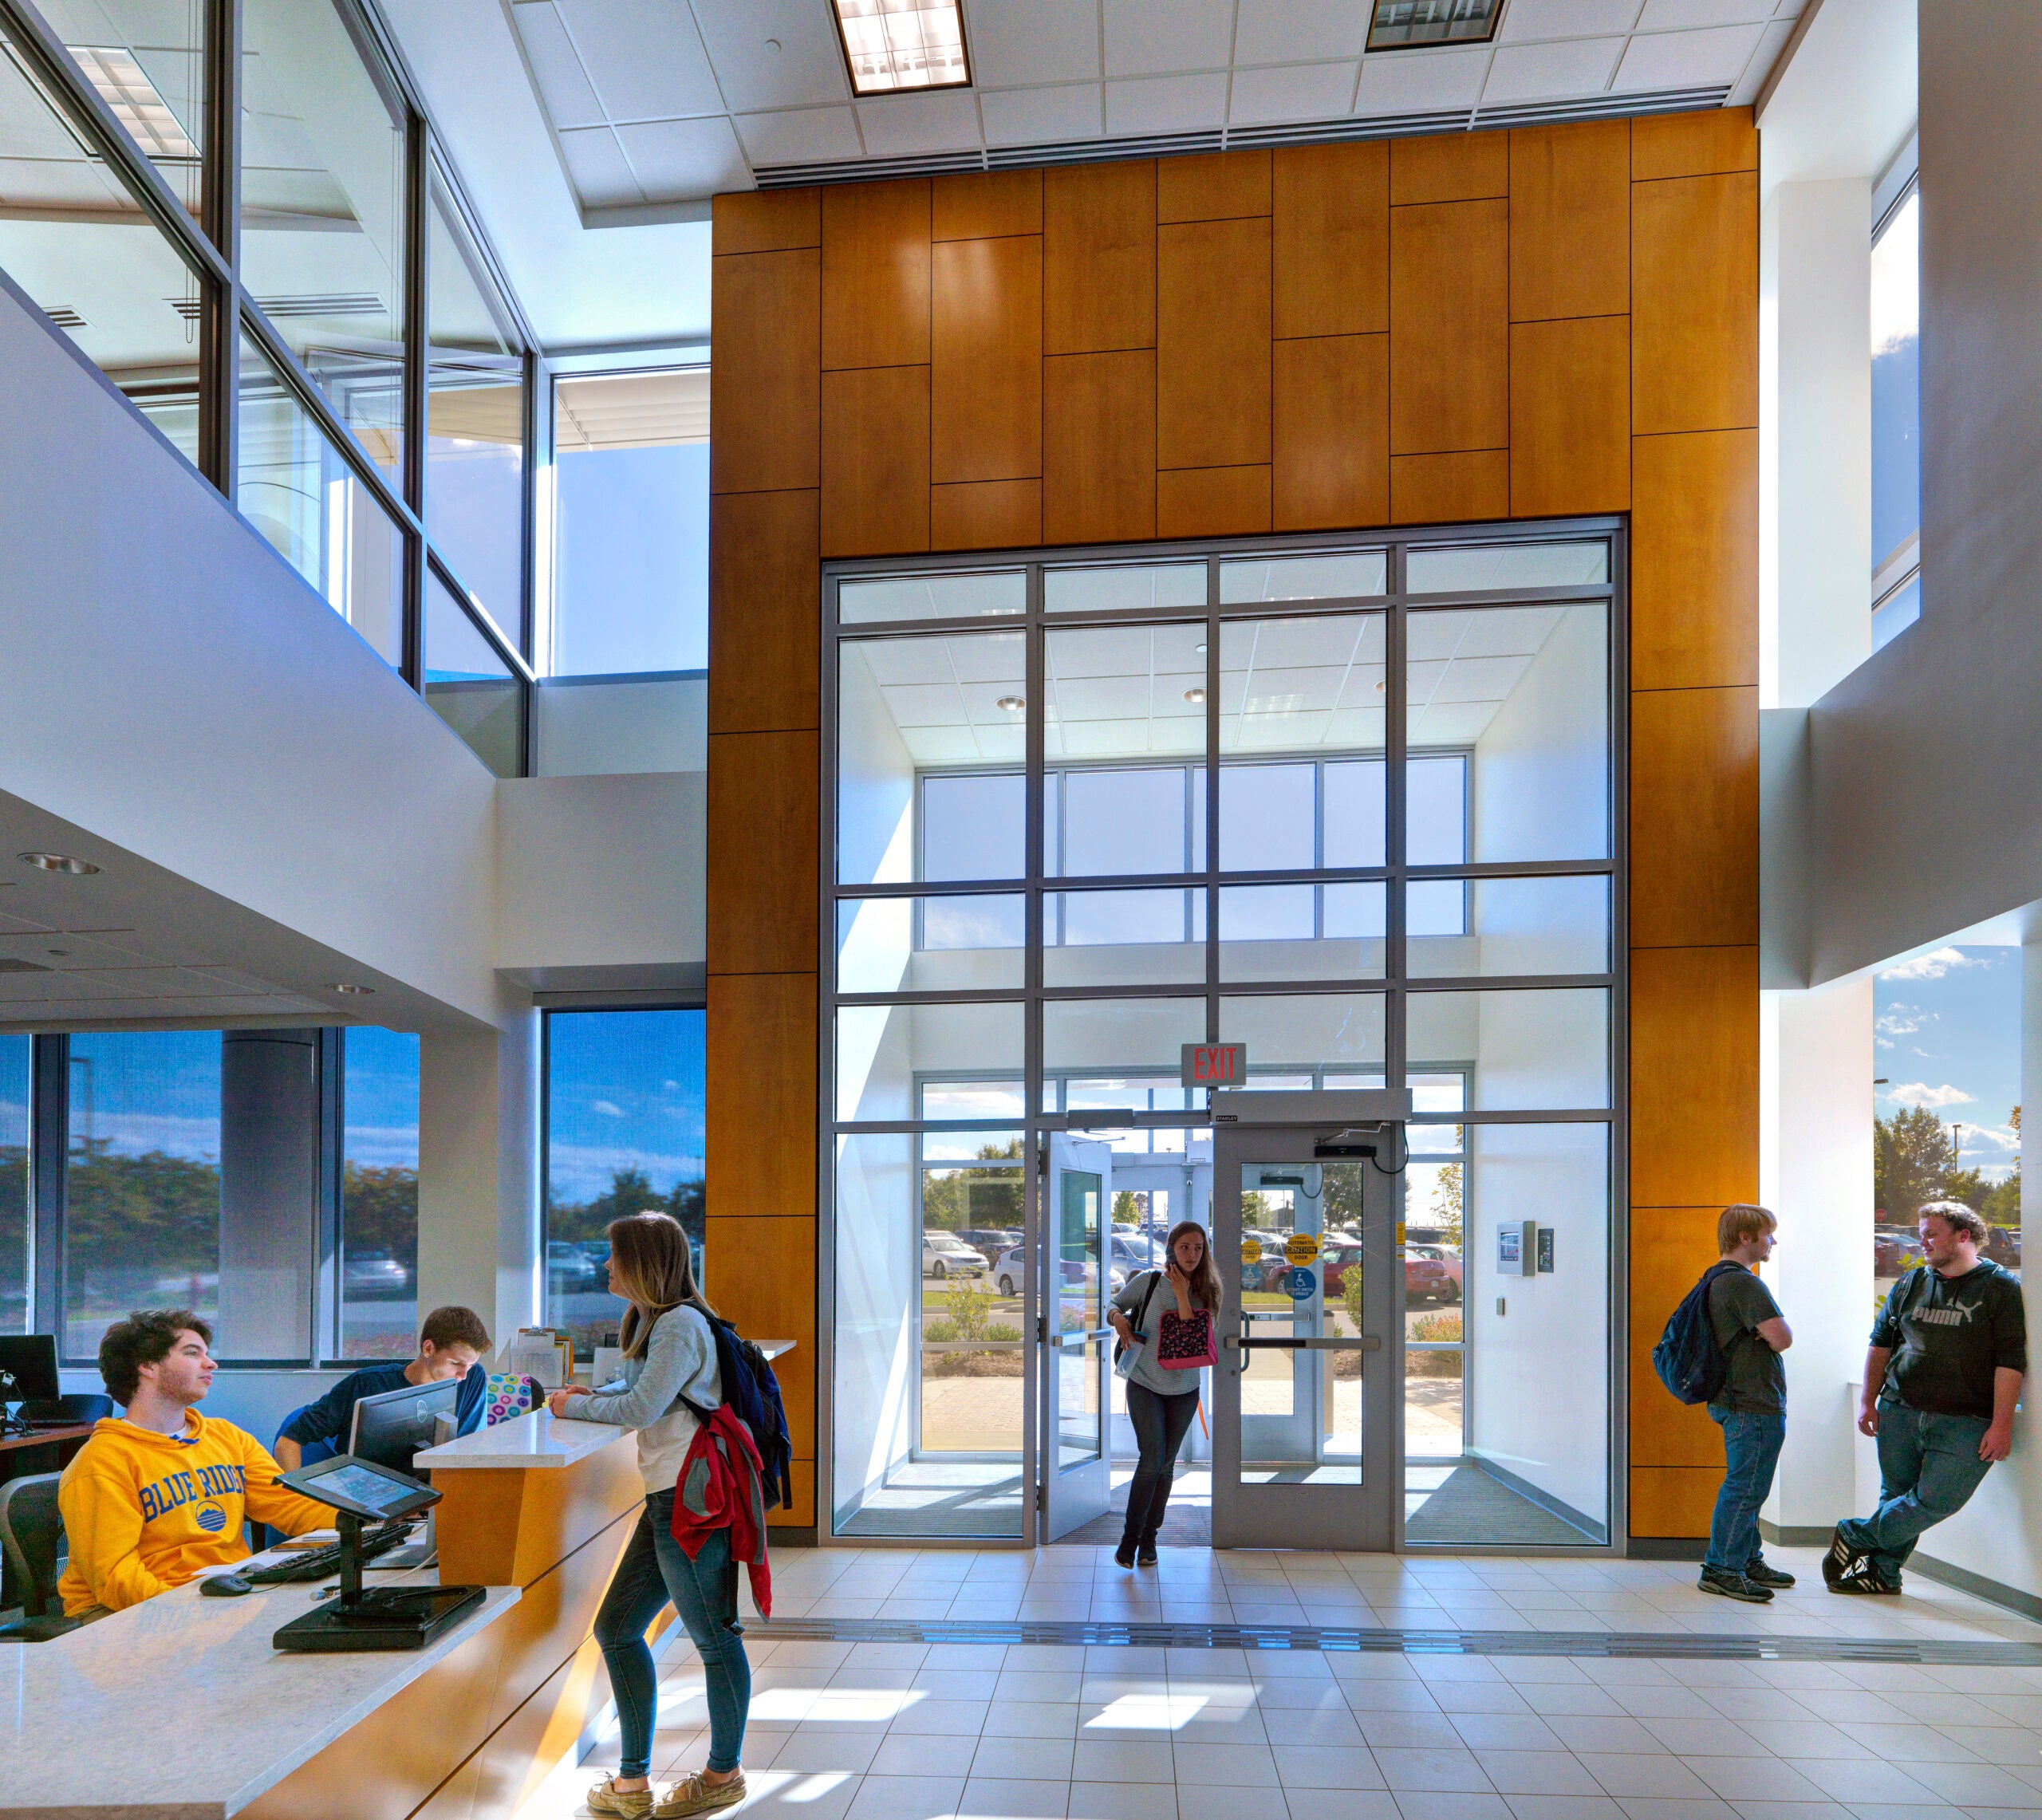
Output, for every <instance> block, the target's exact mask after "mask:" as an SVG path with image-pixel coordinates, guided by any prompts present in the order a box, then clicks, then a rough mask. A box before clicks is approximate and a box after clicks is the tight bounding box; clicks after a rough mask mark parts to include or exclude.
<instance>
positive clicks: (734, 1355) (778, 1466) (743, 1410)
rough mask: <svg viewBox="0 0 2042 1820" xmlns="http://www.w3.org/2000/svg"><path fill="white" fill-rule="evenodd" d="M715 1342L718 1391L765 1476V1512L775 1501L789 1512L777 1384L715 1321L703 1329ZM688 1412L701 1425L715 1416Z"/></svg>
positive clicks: (789, 1454) (789, 1456)
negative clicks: (743, 1429) (741, 1426)
mask: <svg viewBox="0 0 2042 1820" xmlns="http://www.w3.org/2000/svg"><path fill="white" fill-rule="evenodd" d="M709 1330H710V1331H711V1332H712V1333H714V1334H715V1336H716V1370H717V1372H718V1374H719V1378H720V1381H721V1382H722V1385H723V1401H724V1403H725V1404H727V1406H728V1407H729V1408H730V1410H731V1413H732V1414H733V1415H735V1416H736V1417H737V1419H738V1420H739V1421H740V1422H742V1423H743V1424H744V1425H745V1426H746V1427H747V1428H749V1429H750V1430H751V1444H752V1445H753V1446H754V1447H755V1448H758V1449H759V1461H760V1463H762V1464H763V1466H764V1467H765V1469H766V1470H765V1471H764V1472H763V1473H762V1474H761V1475H760V1483H761V1484H762V1486H763V1489H764V1491H765V1494H766V1501H767V1504H768V1505H769V1506H770V1505H771V1503H772V1502H773V1500H774V1499H775V1496H777V1497H778V1498H779V1502H780V1505H781V1507H782V1508H783V1509H784V1510H792V1509H793V1508H794V1468H793V1460H794V1443H793V1442H792V1441H791V1440H790V1439H789V1438H788V1435H787V1411H786V1404H783V1402H782V1401H781V1400H780V1381H779V1379H778V1378H777V1377H775V1376H774V1375H773V1366H772V1363H771V1361H770V1360H768V1359H767V1357H766V1355H765V1354H764V1353H762V1352H761V1351H759V1349H758V1347H756V1346H755V1345H753V1344H752V1343H751V1341H749V1340H747V1339H746V1338H745V1337H743V1335H742V1334H741V1333H739V1332H738V1330H736V1329H735V1327H733V1326H731V1324H730V1322H727V1321H726V1320H724V1319H723V1318H722V1317H721V1316H720V1315H719V1316H718V1317H717V1318H715V1319H714V1320H712V1322H710V1323H709ZM688 1408H691V1409H692V1410H693V1411H694V1412H695V1413H696V1415H697V1416H700V1418H702V1419H703V1420H705V1421H706V1420H708V1418H709V1417H710V1416H713V1415H714V1414H715V1410H713V1409H705V1408H703V1407H702V1406H701V1405H700V1404H697V1403H694V1402H692V1401H691V1402H689V1403H688Z"/></svg>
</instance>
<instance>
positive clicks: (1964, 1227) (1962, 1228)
mask: <svg viewBox="0 0 2042 1820" xmlns="http://www.w3.org/2000/svg"><path fill="white" fill-rule="evenodd" d="M1914 1218H1915V1219H1916V1221H1917V1222H1919V1221H1922V1220H1924V1219H1940V1220H1941V1222H1942V1223H1943V1224H1944V1225H1945V1226H1947V1227H1949V1229H1950V1231H1952V1232H1968V1233H1969V1234H1970V1235H1971V1243H1973V1244H1974V1245H1979V1246H1982V1245H1983V1244H1984V1243H1985V1239H1986V1235H1987V1233H1988V1231H1989V1228H1988V1227H1987V1226H1986V1224H1985V1215H1982V1214H1981V1213H1980V1212H1979V1211H1977V1209H1976V1208H1974V1207H1966V1206H1965V1204H1964V1203H1963V1202H1962V1201H1961V1200H1932V1201H1929V1202H1927V1203H1924V1204H1923V1205H1922V1206H1921V1207H1917V1208H1916V1209H1915V1210H1914Z"/></svg>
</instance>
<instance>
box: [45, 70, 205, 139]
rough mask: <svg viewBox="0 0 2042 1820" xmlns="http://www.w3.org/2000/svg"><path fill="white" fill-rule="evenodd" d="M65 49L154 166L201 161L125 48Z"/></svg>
mask: <svg viewBox="0 0 2042 1820" xmlns="http://www.w3.org/2000/svg"><path fill="white" fill-rule="evenodd" d="M64 48H65V49H66V50H68V51H69V52H70V53H71V55H72V57H73V59H74V60H75V61H76V62H77V65H78V67H79V68H80V69H82V70H83V71H84V72H85V80H86V81H89V82H90V83H91V84H92V85H93V87H94V88H95V89H97V90H98V91H99V97H100V99H101V100H102V101H104V102H105V103H106V104H107V106H108V107H109V108H112V110H113V117H114V118H115V119H116V120H118V121H120V124H122V125H123V126H124V127H125V128H127V129H128V132H129V133H130V134H132V136H133V137H134V140H135V143H136V144H137V145H139V146H140V147H141V148H142V149H143V151H144V152H147V153H148V155H149V161H150V163H153V164H195V163H198V162H199V148H198V147H197V146H195V145H194V144H192V143H191V139H190V137H189V136H188V135H187V133H186V132H185V131H184V128H183V125H182V124H180V123H179V120H178V118H177V116H176V115H175V114H174V113H172V112H171V111H170V104H169V102H168V101H166V100H164V98H163V97H162V95H161V94H160V93H158V91H157V89H156V84H155V83H153V82H152V81H150V80H149V79H148V77H147V76H146V75H145V74H144V73H143V70H142V66H141V65H140V63H138V62H136V60H135V53H133V52H132V50H130V49H128V47H127V46H126V45H93V44H73V45H65V47H64Z"/></svg>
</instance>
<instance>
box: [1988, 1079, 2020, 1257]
mask: <svg viewBox="0 0 2042 1820" xmlns="http://www.w3.org/2000/svg"><path fill="white" fill-rule="evenodd" d="M2007 1122H2008V1124H2009V1125H2012V1127H2013V1134H2014V1136H2015V1137H2020V1107H2018V1106H2016V1107H2015V1108H2014V1109H2013V1110H2012V1113H2009V1114H2008V1117H2007ZM1978 1211H1980V1212H1981V1213H1982V1214H1983V1215H1985V1217H1986V1218H1987V1219H1989V1220H1990V1221H1992V1223H1993V1224H1994V1225H1995V1226H2011V1227H2015V1228H2016V1229H2018V1228H2019V1227H2020V1152H2019V1151H2016V1152H2014V1159H2013V1173H2012V1175H2010V1176H2008V1177H2007V1179H2006V1180H2005V1181H2004V1182H2001V1184H1999V1185H1998V1186H1997V1188H1994V1189H1993V1192H1991V1193H1990V1194H1989V1195H1988V1196H1986V1197H1985V1204H1984V1205H1983V1206H1982V1207H1980V1208H1979V1209H1978Z"/></svg>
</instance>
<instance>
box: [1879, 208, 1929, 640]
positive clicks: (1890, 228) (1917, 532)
mask: <svg viewBox="0 0 2042 1820" xmlns="http://www.w3.org/2000/svg"><path fill="white" fill-rule="evenodd" d="M1921 247H1922V193H1921V191H1920V190H1919V189H1918V187H1913V186H1910V187H1909V188H1908V190H1907V191H1906V194H1905V195H1903V196H1902V199H1901V200H1900V201H1899V203H1898V204H1897V205H1896V206H1895V207H1894V208H1893V209H1891V210H1890V211H1889V212H1888V213H1887V215H1886V219H1885V220H1884V222H1882V223H1881V224H1880V226H1879V228H1878V232H1877V233H1876V234H1875V235H1874V238H1873V240H1872V642H1873V644H1874V647H1875V648H1876V647H1877V646H1879V645H1882V644H1886V642H1887V641H1888V640H1890V639H1891V638H1893V637H1894V636H1895V635H1896V634H1897V633H1898V632H1901V631H1902V630H1903V629H1904V628H1906V627H1908V626H1910V625H1912V624H1914V621H1915V620H1917V619H1918V618H1919V617H1921V613H1922V341H1921V326H1922V282H1921V265H1922V262H1921Z"/></svg>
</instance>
